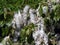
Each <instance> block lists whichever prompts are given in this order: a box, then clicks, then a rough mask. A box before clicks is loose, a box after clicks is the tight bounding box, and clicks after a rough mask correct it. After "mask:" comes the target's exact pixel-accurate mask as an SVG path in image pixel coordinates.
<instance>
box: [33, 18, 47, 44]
mask: <svg viewBox="0 0 60 45" xmlns="http://www.w3.org/2000/svg"><path fill="white" fill-rule="evenodd" d="M39 19H40V22H38V24H37V25H38V27H37V28H38V30H35V31H34V32H33V38H34V41H35V45H41V42H44V43H43V45H48V36H47V34H46V33H45V32H44V21H43V19H42V18H39Z"/></svg>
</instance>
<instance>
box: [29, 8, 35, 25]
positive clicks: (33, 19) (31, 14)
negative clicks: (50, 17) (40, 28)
mask: <svg viewBox="0 0 60 45" xmlns="http://www.w3.org/2000/svg"><path fill="white" fill-rule="evenodd" d="M34 13H35V9H30V10H29V14H30V21H31V23H33V24H35V23H36V21H35V19H36V14H34Z"/></svg>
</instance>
